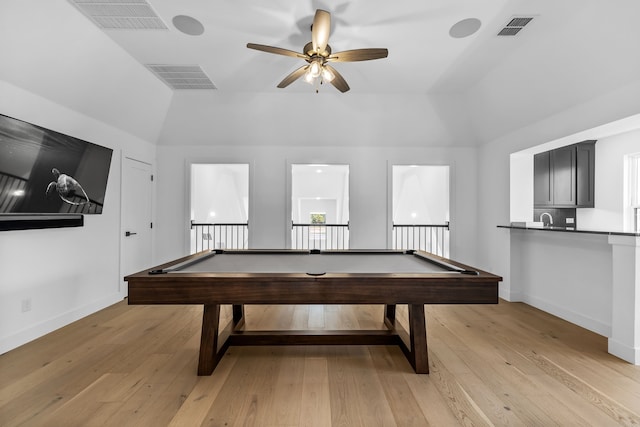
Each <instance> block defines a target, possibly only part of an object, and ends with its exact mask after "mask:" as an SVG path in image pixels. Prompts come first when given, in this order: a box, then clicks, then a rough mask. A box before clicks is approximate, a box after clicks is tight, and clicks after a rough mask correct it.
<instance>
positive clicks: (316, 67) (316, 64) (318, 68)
mask: <svg viewBox="0 0 640 427" xmlns="http://www.w3.org/2000/svg"><path fill="white" fill-rule="evenodd" d="M321 73H322V63H321V62H320V60H318V59H314V60H313V62H311V66H310V67H309V74H311V76H312V77H313V78H317V77H320V74H321Z"/></svg>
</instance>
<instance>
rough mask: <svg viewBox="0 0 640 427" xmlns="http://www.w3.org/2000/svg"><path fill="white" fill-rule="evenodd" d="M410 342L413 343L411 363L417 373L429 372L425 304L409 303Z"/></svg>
mask: <svg viewBox="0 0 640 427" xmlns="http://www.w3.org/2000/svg"><path fill="white" fill-rule="evenodd" d="M408 308H409V342H410V344H411V359H413V360H410V362H411V364H412V365H413V368H414V369H415V371H416V374H428V373H429V355H428V354H427V326H426V318H425V315H424V305H423V304H409V307H408Z"/></svg>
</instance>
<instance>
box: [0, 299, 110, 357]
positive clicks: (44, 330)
mask: <svg viewBox="0 0 640 427" xmlns="http://www.w3.org/2000/svg"><path fill="white" fill-rule="evenodd" d="M121 300H122V295H121V293H120V292H117V293H114V294H111V295H108V296H106V297H104V298H101V299H99V300H97V301H94V302H92V303H90V304H87V305H84V306H82V307H78V308H76V309H74V310H70V311H67V312H65V313H62V314H60V315H58V316H55V317H52V318H50V319H47V320H43V321H42V322H40V323H37V324H35V325H33V326H30V327H28V328H25V329H22V330H20V331H18V332H16V333H15V334H13V335H9V336H7V337H4V338H1V339H0V354H4V353H6V352H8V351H11V350H14V349H16V348H18V347H20V346H21V345H24V344H26V343H28V342H31V341H33V340H35V339H38V338H40V337H42V336H44V335H46V334H48V333H50V332H53V331H55V330H56V329H60V328H62V327H63V326H67V325H69V324H71V323H73V322H75V321H76V320H80V319H82V318H83V317H86V316H88V315H90V314H93V313H95V312H96V311H99V310H102V309H103V308H106V307H109V306H110V305H113V304H115V303H117V302H119V301H121Z"/></svg>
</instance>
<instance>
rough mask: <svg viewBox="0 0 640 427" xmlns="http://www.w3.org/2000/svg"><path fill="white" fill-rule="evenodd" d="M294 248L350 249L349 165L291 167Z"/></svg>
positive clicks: (292, 238)
mask: <svg viewBox="0 0 640 427" xmlns="http://www.w3.org/2000/svg"><path fill="white" fill-rule="evenodd" d="M291 220H292V224H291V248H292V249H322V250H327V249H349V165H324V164H323V165H320V164H294V165H291Z"/></svg>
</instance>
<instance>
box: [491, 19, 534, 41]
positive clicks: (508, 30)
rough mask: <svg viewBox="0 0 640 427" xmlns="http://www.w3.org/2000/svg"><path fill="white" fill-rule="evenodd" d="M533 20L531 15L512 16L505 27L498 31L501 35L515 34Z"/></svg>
mask: <svg viewBox="0 0 640 427" xmlns="http://www.w3.org/2000/svg"><path fill="white" fill-rule="evenodd" d="M532 20H533V17H531V16H514V17H512V18H511V19H510V20H509V22H508V23H507V25H505V26H504V28H503V29H501V30H500V32H499V33H498V35H499V36H515V35H516V34H518V33H519V32H520V30H522V29H523V28H524V26H525V25H527V24H528V23H529V22H531V21H532Z"/></svg>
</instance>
